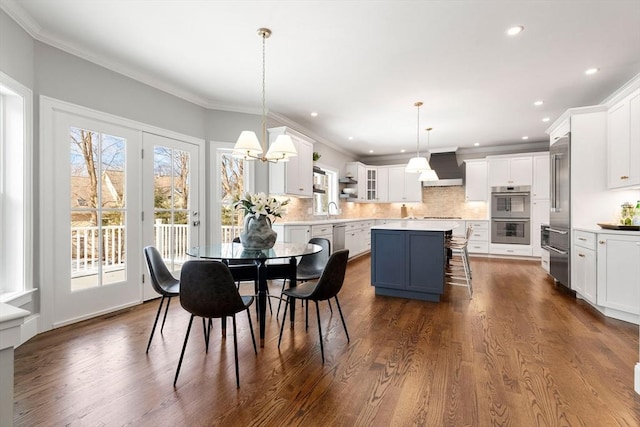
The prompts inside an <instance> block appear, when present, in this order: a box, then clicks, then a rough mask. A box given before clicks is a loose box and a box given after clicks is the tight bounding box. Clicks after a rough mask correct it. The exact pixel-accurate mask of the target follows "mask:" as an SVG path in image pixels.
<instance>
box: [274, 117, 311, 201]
mask: <svg viewBox="0 0 640 427" xmlns="http://www.w3.org/2000/svg"><path fill="white" fill-rule="evenodd" d="M283 134H284V135H289V136H290V137H291V140H292V141H293V145H294V146H295V147H296V151H297V152H298V155H297V156H295V157H291V159H289V161H288V162H277V163H269V193H270V194H280V195H290V196H296V197H312V196H313V141H312V140H311V139H309V138H307V137H306V136H304V135H302V134H301V133H298V132H296V131H294V130H292V129H289V128H287V127H284V126H283V127H278V128H272V129H269V144H271V143H273V141H275V139H276V138H277V137H278V136H279V135H283Z"/></svg>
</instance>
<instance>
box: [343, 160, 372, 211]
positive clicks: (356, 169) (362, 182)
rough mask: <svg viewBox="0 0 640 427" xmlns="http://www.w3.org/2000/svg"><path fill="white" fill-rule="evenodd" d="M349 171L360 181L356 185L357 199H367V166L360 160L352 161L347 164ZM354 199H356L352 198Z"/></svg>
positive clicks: (364, 200) (361, 200)
mask: <svg viewBox="0 0 640 427" xmlns="http://www.w3.org/2000/svg"><path fill="white" fill-rule="evenodd" d="M346 170H347V173H349V174H351V177H352V178H353V179H355V180H356V181H358V184H357V186H356V188H357V192H356V200H355V201H358V202H366V201H367V166H365V165H364V164H362V163H360V162H351V163H347V165H346ZM350 201H354V200H350Z"/></svg>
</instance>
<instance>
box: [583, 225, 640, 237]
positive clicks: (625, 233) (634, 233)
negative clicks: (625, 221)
mask: <svg viewBox="0 0 640 427" xmlns="http://www.w3.org/2000/svg"><path fill="white" fill-rule="evenodd" d="M573 229H574V230H577V231H587V232H589V233H599V234H602V233H606V234H619V235H623V236H640V231H632V230H609V229H606V228H600V227H598V226H595V227H573Z"/></svg>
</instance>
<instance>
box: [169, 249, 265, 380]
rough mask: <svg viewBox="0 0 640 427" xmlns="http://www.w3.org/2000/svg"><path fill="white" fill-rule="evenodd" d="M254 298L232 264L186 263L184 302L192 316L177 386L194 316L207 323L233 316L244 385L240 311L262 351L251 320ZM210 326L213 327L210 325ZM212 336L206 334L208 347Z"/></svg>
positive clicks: (182, 282)
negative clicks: (241, 291) (240, 287)
mask: <svg viewBox="0 0 640 427" xmlns="http://www.w3.org/2000/svg"><path fill="white" fill-rule="evenodd" d="M253 299H254V298H253V297H252V296H244V297H243V296H240V294H239V293H238V288H237V287H236V283H235V282H234V280H233V276H232V275H231V272H230V271H229V267H227V265H226V264H224V263H222V262H220V261H187V262H185V263H184V264H183V265H182V271H181V274H180V305H182V308H184V309H185V310H186V311H188V312H189V313H191V318H190V319H189V326H188V327H187V333H186V334H185V337H184V344H183V345H182V352H181V353H180V360H179V362H178V368H177V369H176V376H175V378H174V380H173V385H174V387H175V385H176V382H177V381H178V375H179V374H180V367H181V366H182V359H183V358H184V352H185V349H186V348H187V341H188V340H189V333H190V332H191V325H192V324H193V318H194V317H196V316H198V317H202V319H203V324H204V323H205V319H214V318H221V319H226V318H227V317H231V318H232V320H233V350H234V360H235V367H236V386H237V387H238V388H239V387H240V372H239V369H238V342H237V330H236V313H239V312H241V311H246V312H247V317H248V319H249V329H250V330H251V340H252V341H253V350H254V352H255V353H256V354H258V350H257V348H256V339H255V335H254V334H253V324H252V323H251V315H250V314H249V306H250V305H251V304H252V303H253ZM206 329H209V328H208V327H207V328H206ZM206 335H208V334H206ZM208 338H209V337H208V336H206V337H205V341H206V346H207V349H208V347H209V339H208Z"/></svg>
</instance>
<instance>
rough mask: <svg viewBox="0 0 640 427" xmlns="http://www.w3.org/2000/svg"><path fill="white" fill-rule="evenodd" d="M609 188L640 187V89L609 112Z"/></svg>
mask: <svg viewBox="0 0 640 427" xmlns="http://www.w3.org/2000/svg"><path fill="white" fill-rule="evenodd" d="M607 144H608V160H609V162H608V172H609V173H608V175H609V179H608V185H609V188H620V187H629V186H637V185H640V89H636V90H635V91H633V92H632V93H631V94H629V95H628V96H626V97H625V98H624V99H622V100H621V101H620V102H618V103H617V104H615V105H613V106H612V107H611V108H610V109H609V110H608V111H607Z"/></svg>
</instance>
